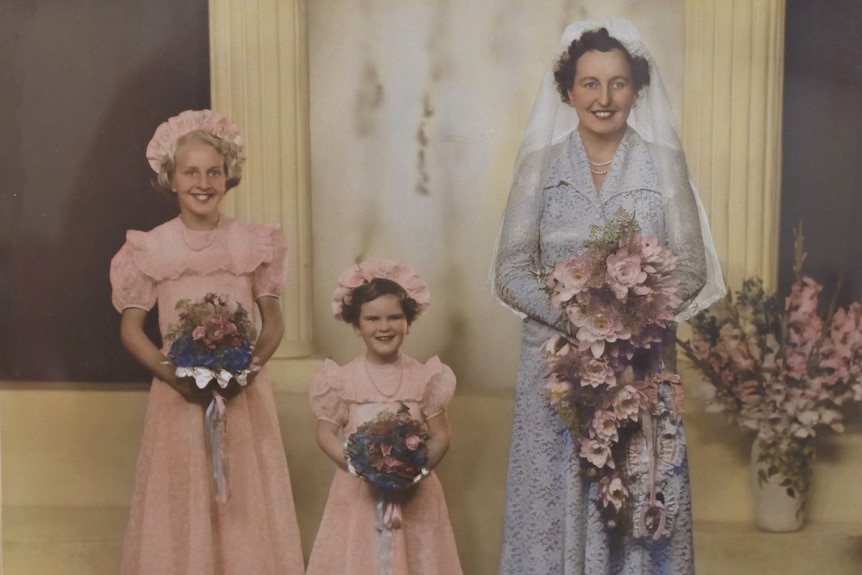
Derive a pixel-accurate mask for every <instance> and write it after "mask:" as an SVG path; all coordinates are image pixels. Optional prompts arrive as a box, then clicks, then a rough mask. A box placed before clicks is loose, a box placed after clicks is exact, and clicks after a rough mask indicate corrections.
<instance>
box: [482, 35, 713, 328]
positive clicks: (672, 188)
mask: <svg viewBox="0 0 862 575" xmlns="http://www.w3.org/2000/svg"><path fill="white" fill-rule="evenodd" d="M599 28H605V29H607V31H608V33H609V34H610V36H611V37H613V38H615V39H617V40H618V41H619V42H620V43H621V44H622V45H623V46H624V47H625V48H626V50H628V52H629V53H630V54H631V55H632V56H633V57H640V58H644V59H645V60H646V61H647V63H648V65H649V74H650V83H649V84H648V85H646V86H643V88H642V89H641V91H640V93H639V95H638V97H637V100H636V103H635V106H634V108H633V109H632V110H631V113H630V114H629V117H628V125H629V126H630V127H631V128H633V129H634V130H635V131H636V132H637V133H638V135H639V136H640V137H641V138H642V139H643V140H644V141H645V142H646V143H647V144H650V150H651V152H652V155H653V160H654V162H655V166H656V172H657V173H658V187H659V189H658V191H659V192H660V193H661V194H662V196H663V200H664V204H665V206H666V207H667V209H666V211H667V212H668V213H670V212H671V211H672V212H674V214H673V215H672V217H668V218H667V221H668V229H667V234H668V236H669V238H668V239H669V240H671V243H674V242H673V241H672V240H673V239H674V238H683V237H686V236H688V237H690V235H691V233H692V232H693V231H694V228H695V227H697V228H699V230H700V233H699V235H700V237H702V239H703V254H702V256H701V254H697V257H698V259H700V257H702V258H703V259H704V260H705V263H706V283H705V285H704V286H703V288H702V289H701V290H700V291H699V293H697V294H693V295H692V297H691V298H690V299H689V300H688V301H686V302H685V303H684V306H683V308H682V309H680V310H679V313H678V315H677V320H678V321H683V320H685V319H688V318H689V317H691V316H692V315H694V314H695V313H697V311H698V310H701V309H705V308H707V307H709V306H710V305H712V304H713V303H715V302H716V301H718V300H719V299H721V298H722V297H724V294H725V293H726V288H725V285H724V279H723V277H722V273H721V268H720V265H719V262H718V256H717V254H716V251H715V246H714V243H713V241H712V234H711V233H710V230H709V221H708V219H707V216H706V212H705V210H704V208H703V205H702V203H701V201H700V199H699V198H698V196H697V192H696V190H695V186H694V182H693V181H692V180H691V176H690V174H689V171H688V167H687V165H686V163H685V156H684V154H683V151H682V146H681V144H680V141H679V136H678V132H677V127H676V123H675V121H674V117H673V111H672V109H671V106H670V102H669V100H668V98H667V93H666V92H665V88H664V85H663V83H662V81H661V77H660V75H659V73H658V69H657V68H656V64H655V60H654V59H653V57H652V55H651V54H650V52H649V50H648V49H647V47H646V45H645V44H644V43H643V41H642V40H641V38H640V35H639V33H638V31H637V29H636V28H635V27H634V26H633V25H632V24H631V23H630V22H628V21H626V20H623V19H619V18H613V19H608V20H602V21H598V20H585V21H579V22H575V23H573V24H571V25H569V26H568V27H567V28H566V29H565V31H564V32H563V35H562V37H561V39H560V46H559V50H558V51H557V53H556V54H555V57H554V60H553V61H552V62H551V65H550V67H549V69H548V71H547V72H546V74H545V76H544V78H543V80H542V85H541V88H540V90H539V94H538V96H537V98H536V101H535V103H534V105H533V111H532V114H531V116H530V120H529V122H528V124H527V127H526V130H525V131H524V135H523V137H522V138H521V144H520V146H519V148H518V155H517V157H516V159H515V167H514V175H513V178H512V184H511V188H510V191H509V200H508V204H507V207H506V215H505V218H504V220H503V224H502V226H501V228H500V232H499V235H498V238H497V245H496V248H495V257H494V263H493V266H492V268H493V269H492V270H491V283H492V285H493V287H494V292H495V294H498V293H499V290H498V287H499V284H500V282H501V278H500V277H499V270H500V268H501V266H500V263H501V260H502V259H504V258H505V257H506V251H507V247H508V246H511V245H515V244H517V243H519V242H523V241H524V236H525V234H529V233H532V232H531V231H530V230H526V229H525V227H524V225H523V222H526V221H531V217H530V213H531V212H532V211H533V210H535V209H540V208H539V207H538V206H539V204H540V202H538V201H537V198H538V197H540V196H541V192H542V182H543V178H542V174H543V173H544V172H545V169H546V168H547V163H548V160H549V156H550V151H551V149H552V148H553V147H554V146H555V145H557V144H559V143H561V142H563V141H564V140H566V139H567V138H568V137H569V136H570V135H571V133H572V132H573V131H575V130H576V129H577V128H578V115H577V112H576V111H575V109H574V108H573V107H572V106H570V105H569V104H566V103H564V102H563V101H562V100H561V99H560V96H559V93H558V92H557V90H556V87H555V85H554V64H555V63H556V61H557V59H558V58H559V56H560V55H561V54H562V53H563V52H564V51H566V50H567V49H568V47H569V45H570V44H571V43H572V41H574V40H576V39H579V38H580V37H581V36H582V34H583V33H584V32H586V31H588V30H597V29H599ZM671 208H672V209H671ZM533 219H534V218H533ZM680 255H683V254H680ZM504 305H506V304H504ZM507 307H508V306H507ZM513 311H515V312H516V313H518V314H519V315H523V314H522V313H521V312H519V311H518V310H513Z"/></svg>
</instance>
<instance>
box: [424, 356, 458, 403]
mask: <svg viewBox="0 0 862 575" xmlns="http://www.w3.org/2000/svg"><path fill="white" fill-rule="evenodd" d="M425 367H426V368H428V369H429V372H430V374H431V376H430V378H429V380H428V383H427V384H426V385H425V393H424V394H423V396H422V402H421V404H420V406H421V408H422V415H424V416H425V419H430V418H432V417H434V416H435V415H440V414H441V413H443V412H444V411H446V406H447V405H448V404H449V401H451V399H452V396H453V395H455V373H454V372H453V371H452V369H451V368H450V367H449V366H448V365H446V364H445V363H443V362H441V361H440V358H438V357H437V356H434V357H432V358H431V359H429V360H428V361H427V362H426V363H425Z"/></svg>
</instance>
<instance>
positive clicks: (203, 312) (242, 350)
mask: <svg viewBox="0 0 862 575" xmlns="http://www.w3.org/2000/svg"><path fill="white" fill-rule="evenodd" d="M176 309H177V310H178V311H179V317H180V322H179V324H178V325H174V326H172V327H171V328H170V330H169V331H168V335H167V339H168V340H169V341H172V343H171V349H170V351H169V352H168V359H169V360H170V361H171V362H172V363H173V364H174V365H176V366H177V367H189V368H190V367H203V368H207V369H210V370H212V371H222V370H224V371H228V372H230V373H234V374H236V373H239V372H241V371H242V370H244V369H246V368H248V366H249V364H250V363H251V357H252V346H253V343H254V341H255V339H256V338H257V333H256V332H255V329H254V326H253V325H252V323H251V320H250V318H249V315H248V312H247V311H246V310H245V308H243V307H242V305H240V304H236V306H235V307H231V306H230V305H229V304H228V299H227V298H226V297H225V296H220V295H216V294H212V293H211V294H207V295H206V296H204V298H203V299H202V300H201V301H198V302H192V301H190V300H187V299H183V300H180V301H178V302H177V306H176Z"/></svg>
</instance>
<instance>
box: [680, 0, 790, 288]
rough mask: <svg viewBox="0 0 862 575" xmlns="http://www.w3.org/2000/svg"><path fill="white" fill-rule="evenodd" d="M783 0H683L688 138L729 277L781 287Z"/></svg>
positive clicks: (731, 282)
mask: <svg viewBox="0 0 862 575" xmlns="http://www.w3.org/2000/svg"><path fill="white" fill-rule="evenodd" d="M784 12H785V0H687V1H686V50H685V53H686V64H685V86H686V89H685V93H684V97H683V121H682V123H683V144H684V146H685V150H686V153H687V156H688V161H689V166H690V168H691V171H692V174H693V177H694V180H695V182H696V184H697V186H698V189H699V191H700V194H701V197H702V199H703V201H704V204H705V206H706V210H707V212H708V214H709V217H710V221H711V226H712V232H713V237H714V238H715V242H716V247H717V249H718V252H719V256H720V258H721V263H722V268H723V270H724V273H725V280H726V281H727V284H728V286H729V287H730V288H731V289H734V290H735V289H738V288H739V287H740V286H741V283H742V280H743V278H745V277H748V276H751V275H757V276H760V277H762V278H763V279H764V281H765V282H766V284H767V285H768V286H770V287H775V284H776V278H777V266H778V248H779V244H778V241H779V238H778V229H779V201H780V195H781V194H780V191H781V108H782V90H783V72H784V26H785V23H784Z"/></svg>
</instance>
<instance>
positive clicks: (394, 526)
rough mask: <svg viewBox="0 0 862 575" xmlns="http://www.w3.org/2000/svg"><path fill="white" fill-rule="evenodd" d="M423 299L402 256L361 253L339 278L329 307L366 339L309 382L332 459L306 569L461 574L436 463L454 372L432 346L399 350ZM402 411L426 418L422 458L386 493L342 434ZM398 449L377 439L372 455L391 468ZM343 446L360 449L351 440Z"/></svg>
mask: <svg viewBox="0 0 862 575" xmlns="http://www.w3.org/2000/svg"><path fill="white" fill-rule="evenodd" d="M429 300H430V295H429V292H428V288H427V286H426V285H425V282H424V281H422V278H420V277H419V276H418V275H417V274H416V272H415V271H414V270H413V268H412V267H411V266H409V265H407V264H403V263H396V262H391V261H384V260H374V261H367V262H363V263H360V264H357V265H353V266H351V267H350V268H348V269H347V270H346V271H345V272H344V273H343V274H342V275H341V277H340V278H339V280H338V287H337V288H336V290H335V293H334V294H333V296H332V309H333V313H334V314H335V317H336V318H338V319H340V320H343V321H345V322H346V323H348V324H350V325H352V326H353V330H354V332H355V333H356V334H357V335H358V336H359V337H361V338H362V341H363V342H364V343H365V348H366V349H365V353H363V354H361V355H360V356H358V357H356V358H355V359H354V360H352V361H351V362H349V363H347V364H345V365H343V366H340V365H338V364H336V363H335V362H333V361H330V360H327V361H326V363H325V364H324V366H323V368H322V369H321V371H320V372H319V373H318V374H317V375H316V376H315V378H314V380H313V381H312V384H311V390H310V397H311V407H312V410H313V411H314V414H315V415H316V416H317V419H318V424H317V425H318V427H317V438H318V443H319V445H320V448H321V449H322V450H323V452H324V453H326V455H328V456H329V457H330V459H332V461H334V462H335V464H336V465H337V469H336V471H335V477H334V478H333V481H332V487H331V488H330V491H329V499H328V501H327V504H326V509H325V510H324V514H323V519H322V521H321V524H320V528H319V530H318V533H317V539H316V540H315V543H314V548H313V550H312V553H311V558H310V559H309V565H308V573H309V574H310V575H347V574H360V573H361V574H363V575H364V574H372V573H373V574H378V575H417V574H421V575H459V574H461V565H460V562H459V560H458V551H457V548H456V546H455V538H454V535H453V532H452V527H451V525H450V523H449V512H448V510H447V508H446V501H445V499H444V496H443V490H442V487H441V485H440V481H439V480H438V479H437V476H436V475H435V473H434V472H433V469H434V467H436V466H437V464H439V463H440V460H441V459H442V458H443V456H444V455H445V454H446V451H447V450H448V448H449V442H450V439H451V432H450V427H449V421H448V418H447V416H446V411H445V409H446V405H447V404H448V402H449V400H450V399H451V398H452V395H453V393H454V391H455V376H454V374H453V373H452V370H451V369H449V367H448V366H446V365H444V364H443V363H441V362H440V359H439V358H437V357H436V356H435V357H433V358H431V359H430V360H428V361H427V362H426V363H424V364H423V363H421V362H419V361H417V360H415V359H413V358H410V357H408V356H406V355H404V354H402V353H401V345H402V344H403V343H404V339H405V338H406V337H407V335H408V334H409V333H410V327H411V325H412V323H413V321H414V320H415V319H416V317H417V316H418V315H419V314H420V313H421V312H422V311H424V310H425V308H426V307H427V306H428V303H429ZM407 410H409V417H408V416H407ZM381 412H384V413H382V414H381ZM385 412H388V413H385ZM399 412H400V414H401V415H400V417H406V418H407V419H408V420H413V421H415V422H419V423H420V424H424V425H423V427H424V428H425V430H427V436H428V438H427V440H426V442H425V447H426V448H427V461H426V463H425V468H424V469H420V470H419V472H418V473H417V474H416V478H415V480H414V481H415V482H416V483H415V485H412V486H411V487H408V488H407V489H406V490H404V491H402V492H400V493H398V494H393V493H391V492H387V491H385V490H384V489H382V488H381V487H380V486H379V484H378V485H375V483H372V481H373V480H372V479H370V477H371V475H370V474H364V473H363V470H362V468H361V466H360V461H358V460H357V461H353V460H351V461H350V462H349V461H348V460H347V457H346V452H345V442H346V441H348V440H349V438H351V435H352V434H356V435H359V434H358V433H357V431H358V430H359V431H360V432H361V431H362V430H363V429H364V428H365V426H367V425H369V422H375V421H380V420H381V417H382V418H384V419H386V420H391V418H392V417H393V414H398V413H399ZM417 440H418V436H416V435H411V437H409V438H408V439H407V441H406V444H407V445H408V447H407V449H412V448H416V443H417V442H418V441H417ZM390 450H391V451H390ZM396 451H397V447H393V446H392V445H388V446H384V447H383V454H382V455H381V454H378V455H380V457H379V458H378V459H377V460H376V465H377V466H378V467H380V466H382V465H383V464H384V463H387V464H389V463H391V464H392V466H393V467H394V468H395V469H398V468H399V466H402V462H399V461H395V459H397V458H396ZM348 454H350V455H351V457H353V456H358V457H361V458H364V457H365V456H366V455H367V454H362V453H359V454H357V453H352V454H351V453H350V450H349V449H348ZM372 465H375V463H374V462H372ZM357 475H362V476H364V477H366V478H368V479H363V478H362V477H360V476H357ZM409 483H411V482H410V481H408V484H409Z"/></svg>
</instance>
